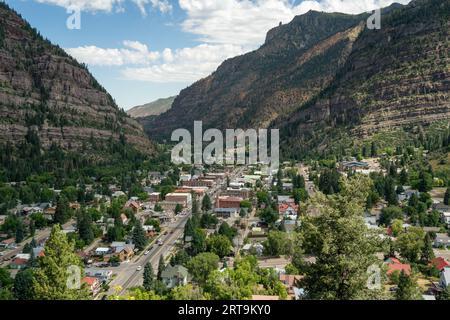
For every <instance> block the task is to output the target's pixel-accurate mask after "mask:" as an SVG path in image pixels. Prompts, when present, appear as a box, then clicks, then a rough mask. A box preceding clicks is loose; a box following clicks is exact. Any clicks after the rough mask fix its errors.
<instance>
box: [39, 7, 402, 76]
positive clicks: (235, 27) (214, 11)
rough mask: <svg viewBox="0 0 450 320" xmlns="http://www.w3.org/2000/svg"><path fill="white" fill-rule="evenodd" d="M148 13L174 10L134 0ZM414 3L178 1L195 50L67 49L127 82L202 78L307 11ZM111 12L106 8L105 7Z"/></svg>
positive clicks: (133, 45) (135, 45)
mask: <svg viewBox="0 0 450 320" xmlns="http://www.w3.org/2000/svg"><path fill="white" fill-rule="evenodd" d="M37 1H41V2H42V1H45V2H54V3H55V2H58V3H65V4H67V3H68V2H77V3H85V5H86V6H88V5H89V6H93V7H96V8H112V7H114V5H117V6H119V5H120V4H122V2H124V1H126V0H85V1H84V0H78V1H76V0H37ZM132 1H133V2H135V3H136V4H137V5H138V6H139V8H140V9H141V11H142V13H143V14H146V11H145V7H146V6H147V5H151V6H152V7H153V8H157V9H158V10H160V11H161V12H168V11H170V10H172V6H171V5H170V3H169V2H168V1H167V0H132ZM409 1H410V0H396V1H393V0H305V1H301V2H299V3H298V1H297V2H296V1H292V0H220V1H218V0H217V1H216V0H179V6H180V8H181V9H182V10H184V11H185V13H186V19H185V20H184V21H183V22H182V24H181V28H182V30H183V31H184V32H187V33H190V34H194V35H197V36H198V40H199V41H200V44H199V45H197V46H195V47H192V48H182V49H177V50H173V49H170V48H166V49H164V50H162V51H155V52H152V51H150V50H149V49H148V47H147V45H145V44H143V43H140V42H136V41H124V42H123V47H122V48H110V49H103V48H99V47H96V46H84V47H79V48H70V49H67V51H68V52H69V53H70V54H71V55H73V56H74V57H76V58H77V59H78V60H80V61H82V62H85V63H87V64H89V65H91V66H116V67H122V69H121V70H120V72H121V74H122V75H123V77H124V78H125V79H130V80H139V81H149V82H161V83H169V82H183V83H190V82H194V81H196V80H199V79H200V78H202V77H205V76H207V75H208V74H210V73H211V72H213V71H214V70H215V69H216V68H217V67H218V66H219V65H220V63H222V62H223V61H224V60H225V59H227V58H230V57H233V56H236V55H239V54H242V53H244V52H247V51H249V50H252V49H255V48H257V47H259V46H260V45H261V44H262V43H263V42H264V39H265V36H266V33H267V31H268V30H269V29H271V28H273V27H275V26H277V25H278V23H279V22H280V21H281V22H283V23H288V22H290V21H291V20H292V19H293V18H294V17H295V16H296V15H300V14H304V13H306V12H307V11H309V10H316V11H326V12H345V13H352V14H355V13H361V12H365V11H370V10H374V9H376V8H380V7H385V6H388V5H390V4H392V3H393V2H399V3H403V4H406V3H408V2H409ZM105 11H107V9H105Z"/></svg>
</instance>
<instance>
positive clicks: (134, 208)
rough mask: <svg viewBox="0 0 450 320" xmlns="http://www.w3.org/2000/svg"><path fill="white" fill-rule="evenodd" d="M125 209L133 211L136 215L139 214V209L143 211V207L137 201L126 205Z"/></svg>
mask: <svg viewBox="0 0 450 320" xmlns="http://www.w3.org/2000/svg"><path fill="white" fill-rule="evenodd" d="M124 208H125V209H131V210H132V211H133V212H134V213H138V211H139V209H141V206H140V205H139V203H137V202H136V201H132V200H130V201H128V202H127V203H126V204H125V207H124Z"/></svg>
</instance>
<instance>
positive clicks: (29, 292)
mask: <svg viewBox="0 0 450 320" xmlns="http://www.w3.org/2000/svg"><path fill="white" fill-rule="evenodd" d="M13 292H14V297H15V298H16V299H17V300H33V298H34V294H33V270H32V269H24V270H21V271H19V273H17V275H16V277H15V278H14V290H13Z"/></svg>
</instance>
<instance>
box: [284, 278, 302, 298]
mask: <svg viewBox="0 0 450 320" xmlns="http://www.w3.org/2000/svg"><path fill="white" fill-rule="evenodd" d="M302 278H303V276H300V275H289V274H280V275H279V279H280V281H281V282H282V283H283V284H284V286H285V287H286V289H287V291H288V295H289V296H291V297H294V296H295V292H294V288H295V287H297V282H298V281H300V280H301V279H302Z"/></svg>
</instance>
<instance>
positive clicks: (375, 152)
mask: <svg viewBox="0 0 450 320" xmlns="http://www.w3.org/2000/svg"><path fill="white" fill-rule="evenodd" d="M370 155H371V156H372V157H376V156H378V147H377V145H376V143H375V141H372V145H371V146H370Z"/></svg>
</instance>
